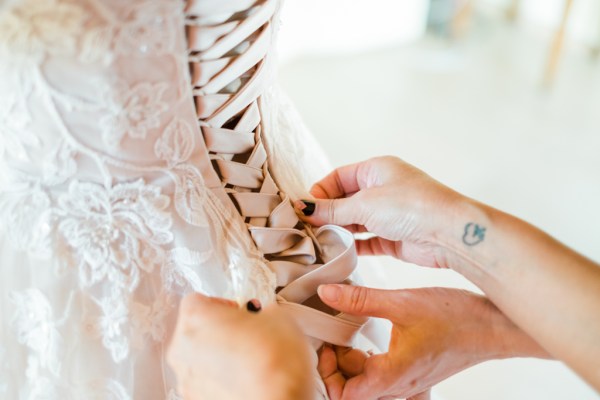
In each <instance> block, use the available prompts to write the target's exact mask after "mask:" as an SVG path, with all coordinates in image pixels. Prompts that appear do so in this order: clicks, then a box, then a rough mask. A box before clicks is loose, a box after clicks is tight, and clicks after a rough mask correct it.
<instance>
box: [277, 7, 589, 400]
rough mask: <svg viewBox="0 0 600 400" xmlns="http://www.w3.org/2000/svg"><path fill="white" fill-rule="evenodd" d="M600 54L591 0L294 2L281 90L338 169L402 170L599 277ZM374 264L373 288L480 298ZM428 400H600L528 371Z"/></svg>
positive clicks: (563, 375) (475, 372) (559, 370)
mask: <svg viewBox="0 0 600 400" xmlns="http://www.w3.org/2000/svg"><path fill="white" fill-rule="evenodd" d="M599 53H600V1H598V0H471V1H467V0H401V1H399V0H288V1H287V3H286V5H285V8H284V12H283V23H282V27H281V31H280V38H279V58H280V71H279V83H280V84H281V86H283V88H284V90H285V91H286V92H287V94H288V95H289V96H290V97H291V98H292V100H293V102H294V103H295V105H296V106H297V107H298V109H299V111H300V113H301V114H302V116H303V117H304V120H305V122H306V124H307V125H308V126H309V128H310V129H311V131H312V132H313V134H314V135H315V136H316V138H317V140H318V141H319V142H320V143H321V145H322V146H323V147H324V149H325V151H326V152H327V154H328V155H329V157H330V160H331V162H332V164H333V165H334V166H339V165H343V164H347V163H351V162H355V161H359V160H363V159H366V158H369V157H372V156H376V155H382V154H394V155H397V156H399V157H401V158H403V159H405V160H407V161H409V162H411V163H413V164H415V165H417V166H418V167H420V168H421V169H424V170H425V171H426V172H428V173H429V174H430V175H432V176H434V177H435V178H437V179H438V180H441V181H442V182H444V183H446V184H448V185H450V186H452V187H454V188H455V189H457V190H459V191H461V192H462V193H464V194H466V195H468V196H471V197H474V198H476V199H479V200H481V201H484V202H486V203H489V204H491V205H493V206H495V207H497V208H500V209H503V210H505V211H508V212H510V213H512V214H515V215H517V216H519V217H521V218H523V219H525V220H527V221H529V222H532V223H533V224H535V225H537V226H539V227H541V228H542V229H544V230H546V231H547V232H549V233H550V234H552V235H553V236H555V237H557V238H558V239H559V240H561V241H563V242H565V243H567V244H568V245H569V246H571V247H573V248H575V249H576V250H577V251H579V252H582V253H583V254H585V255H587V256H588V257H590V258H592V259H594V260H596V261H600V60H598V54H599ZM369 261H371V262H370V263H369V266H364V267H363V268H365V269H366V268H368V270H369V274H367V275H368V276H369V279H368V281H369V282H367V283H369V284H371V285H376V286H382V282H387V284H388V286H389V287H419V286H454V287H462V288H468V289H471V290H476V289H475V288H473V286H472V285H470V283H469V282H467V281H465V280H464V279H462V278H461V277H459V276H457V275H456V274H454V273H453V272H451V271H432V270H426V269H422V268H417V267H414V266H410V265H406V264H402V263H401V262H399V261H396V260H391V259H385V258H378V259H372V260H369ZM384 274H385V276H386V278H385V280H384V279H383V278H382V277H383V275H384ZM390 277H391V278H390ZM515 284H518V282H515ZM598 308H599V311H598V312H599V313H600V305H599V306H598ZM541 311H542V312H543V311H544V310H541ZM549 311H550V310H549ZM599 341H600V338H599ZM599 362H600V360H599ZM437 390H438V394H440V395H441V396H442V397H443V398H445V399H446V400H454V399H461V400H469V399H487V400H500V399H511V400H525V399H527V400H531V399H544V400H559V399H561V400H562V399H578V400H587V399H599V398H600V396H598V395H597V394H595V393H594V391H592V389H591V388H589V387H588V386H587V385H586V384H585V383H584V382H582V381H581V380H580V379H579V378H577V377H576V376H575V375H574V374H573V373H572V372H570V371H569V370H568V369H567V368H566V367H564V366H562V365H561V364H560V363H558V362H549V361H539V360H526V359H520V360H507V361H494V362H488V363H485V364H483V365H480V366H477V367H475V368H472V369H470V370H468V371H465V372H463V373H461V374H459V375H457V376H455V377H453V378H451V379H449V380H447V381H446V382H444V383H442V384H440V385H438V386H437Z"/></svg>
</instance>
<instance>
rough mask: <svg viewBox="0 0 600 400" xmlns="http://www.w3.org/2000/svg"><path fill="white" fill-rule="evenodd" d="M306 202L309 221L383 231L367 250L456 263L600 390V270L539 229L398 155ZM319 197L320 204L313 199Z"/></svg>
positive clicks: (346, 174) (339, 178) (348, 174)
mask: <svg viewBox="0 0 600 400" xmlns="http://www.w3.org/2000/svg"><path fill="white" fill-rule="evenodd" d="M312 194H313V195H314V196H315V199H314V200H310V201H309V202H308V207H305V204H302V203H298V208H299V209H300V210H301V211H303V212H304V213H305V214H307V215H306V220H307V221H309V222H311V223H313V224H316V225H322V224H325V223H333V224H337V225H344V226H347V227H348V228H349V229H351V230H355V231H359V232H362V231H367V232H371V233H373V234H374V235H376V236H375V237H373V238H370V239H367V240H361V241H357V248H358V250H359V253H361V254H363V255H374V254H387V255H392V256H395V257H397V258H400V259H402V260H405V261H408V262H411V263H415V264H418V265H422V266H428V267H435V268H452V269H454V270H456V271H458V272H460V273H462V274H463V275H464V276H465V277H467V278H468V279H469V280H471V281H472V282H474V283H475V284H476V285H478V286H479V287H480V288H481V289H482V290H483V291H484V292H485V293H486V295H487V296H488V297H489V298H490V299H491V300H492V301H493V302H494V303H495V304H496V305H497V306H498V308H499V309H500V310H501V311H502V312H504V313H505V314H506V315H507V316H508V317H509V318H511V319H512V320H513V321H514V322H515V323H516V324H517V325H518V326H519V327H520V328H521V329H523V330H524V331H525V332H526V333H527V334H529V335H530V336H531V337H532V338H533V339H534V340H535V341H537V342H538V343H539V344H540V345H541V346H543V347H544V348H545V349H546V350H547V351H548V352H549V353H550V354H551V355H552V356H554V357H556V358H558V359H560V360H562V361H564V362H565V363H567V364H568V365H569V366H571V367H572V368H573V369H574V370H575V371H576V372H578V373H579V374H580V375H581V376H582V377H584V378H585V379H586V380H587V381H588V382H590V383H591V384H592V385H593V386H594V387H595V388H596V389H598V390H600V362H599V361H598V360H600V266H599V265H598V264H596V263H594V262H592V261H590V260H588V259H586V258H585V257H583V256H581V255H579V254H577V253H576V252H574V251H573V250H571V249H569V248H567V247H566V246H564V245H563V244H561V243H559V242H558V241H556V240H554V239H553V238H551V237H550V236H548V235H547V234H545V233H543V232H542V231H540V230H539V229H537V228H535V227H533V226H531V225H529V224H527V223H526V222H524V221H521V220H519V219H518V218H516V217H513V216H510V215H508V214H506V213H503V212H501V211H498V210H495V209H493V208H491V207H488V206H486V205H483V204H481V203H478V202H475V201H473V200H471V199H468V198H466V197H465V196H463V195H461V194H459V193H457V192H455V191H453V190H452V189H450V188H448V187H446V186H444V185H442V184H440V183H439V182H437V181H435V180H434V179H432V178H431V177H429V176H428V175H427V174H425V173H423V172H422V171H420V170H418V169H417V168H415V167H413V166H411V165H409V164H407V163H405V162H403V161H401V160H399V159H397V158H394V157H382V158H376V159H372V160H369V161H366V162H362V163H358V164H354V165H349V166H345V167H342V168H339V169H337V170H336V171H334V172H333V173H331V174H330V175H329V176H327V177H326V178H324V179H323V180H322V181H320V182H318V183H317V184H316V185H315V186H314V187H313V190H312ZM311 202H312V203H314V204H311Z"/></svg>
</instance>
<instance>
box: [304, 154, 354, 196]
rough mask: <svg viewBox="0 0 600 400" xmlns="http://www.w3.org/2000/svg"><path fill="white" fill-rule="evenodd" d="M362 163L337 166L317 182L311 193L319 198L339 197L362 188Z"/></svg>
mask: <svg viewBox="0 0 600 400" xmlns="http://www.w3.org/2000/svg"><path fill="white" fill-rule="evenodd" d="M361 165H362V163H357V164H350V165H346V166H343V167H340V168H337V169H336V170H334V171H333V172H331V173H330V174H329V175H327V176H326V177H325V178H323V179H321V180H320V181H319V182H317V183H315V184H314V185H313V187H312V188H311V189H310V193H311V194H312V195H313V196H314V197H316V198H317V199H338V198H340V197H345V196H346V195H348V194H351V193H355V192H358V191H359V190H360V189H361V182H359V178H358V176H359V171H360V169H361Z"/></svg>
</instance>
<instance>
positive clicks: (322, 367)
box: [319, 285, 548, 400]
mask: <svg viewBox="0 0 600 400" xmlns="http://www.w3.org/2000/svg"><path fill="white" fill-rule="evenodd" d="M319 295H320V296H321V299H322V300H323V301H324V302H325V303H326V304H327V305H329V306H330V307H333V308H335V309H337V310H339V311H342V312H345V313H348V314H353V315H364V316H373V317H379V318H386V319H388V320H390V321H391V322H392V324H393V328H392V336H391V341H390V345H389V351H388V352H387V353H385V354H377V355H374V356H370V357H369V356H367V355H366V354H365V353H363V352H361V351H358V350H354V349H350V348H340V347H336V348H331V347H324V348H323V349H322V351H321V354H320V357H319V372H320V374H321V377H322V378H323V380H324V382H325V385H326V386H327V391H328V392H329V396H330V398H331V399H332V400H340V399H343V400H350V399H364V400H372V399H380V398H385V399H387V398H390V399H391V398H394V399H395V398H409V399H410V400H424V399H428V398H429V394H428V392H429V389H430V388H431V387H432V386H433V385H435V384H437V383H438V382H440V381H442V380H444V379H446V378H448V377H449V376H451V375H454V374H456V373H457V372H459V371H462V370H463V369H465V368H468V367H470V366H472V365H475V364H477V363H480V362H482V361H486V360H491V359H497V358H507V357H548V355H547V353H546V352H545V351H544V350H543V349H542V348H541V347H540V346H539V345H538V344H537V343H535V342H534V341H533V340H532V339H531V338H530V337H529V336H528V335H527V334H525V333H524V332H523V331H521V330H520V329H519V328H518V327H517V326H516V325H514V324H513V323H512V322H511V321H510V320H509V319H508V318H506V317H505V316H504V314H502V313H501V312H500V311H499V310H498V309H497V308H496V307H495V306H494V305H493V304H492V303H491V302H490V301H489V300H487V299H486V298H485V297H483V296H479V295H477V294H475V293H470V292H467V291H465V290H458V289H446V288H423V289H405V290H377V289H369V288H365V287H360V286H348V285H324V286H322V287H320V288H319Z"/></svg>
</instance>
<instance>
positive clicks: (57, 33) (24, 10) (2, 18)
mask: <svg viewBox="0 0 600 400" xmlns="http://www.w3.org/2000/svg"><path fill="white" fill-rule="evenodd" d="M86 17H87V13H86V11H85V10H84V9H83V8H81V7H80V6H78V5H77V4H76V3H75V2H66V1H60V0H25V1H22V2H20V3H19V4H18V5H17V6H12V7H11V6H10V5H9V6H8V10H4V11H3V12H2V13H0V32H2V38H1V39H0V54H1V53H2V52H5V53H6V54H10V55H11V57H15V56H17V57H18V56H23V55H24V56H26V57H27V58H31V57H35V58H38V57H40V56H43V55H44V54H53V55H64V54H73V53H74V52H75V51H76V50H77V42H78V36H79V35H80V33H81V31H82V30H83V27H84V24H85V21H86Z"/></svg>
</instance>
